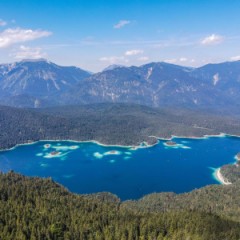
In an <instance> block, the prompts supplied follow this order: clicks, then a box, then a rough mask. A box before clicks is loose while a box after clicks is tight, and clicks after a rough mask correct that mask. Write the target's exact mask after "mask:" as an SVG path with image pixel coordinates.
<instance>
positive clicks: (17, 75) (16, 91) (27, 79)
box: [0, 59, 90, 107]
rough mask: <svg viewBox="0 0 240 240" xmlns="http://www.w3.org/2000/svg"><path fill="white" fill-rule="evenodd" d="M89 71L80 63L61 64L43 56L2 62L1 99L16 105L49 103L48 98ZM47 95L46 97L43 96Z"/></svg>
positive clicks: (69, 86)
mask: <svg viewBox="0 0 240 240" xmlns="http://www.w3.org/2000/svg"><path fill="white" fill-rule="evenodd" d="M89 76H90V73H88V72H87V71H84V70H82V69H80V68H77V67H61V66H58V65H56V64H54V63H51V62H48V61H46V60H44V59H38V60H23V61H21V62H16V63H13V64H4V65H0V93H1V98H2V103H6V102H9V104H10V105H13V106H28V107H31V106H35V107H38V106H44V105H45V104H43V103H44V102H45V103H46V105H50V101H49V102H48V103H47V102H46V98H48V97H49V96H51V95H52V94H59V93H60V92H63V91H66V90H68V89H69V88H71V87H73V86H75V85H76V84H77V83H78V82H79V81H81V80H82V79H84V78H86V77H89ZM44 98H45V100H43V99H44Z"/></svg>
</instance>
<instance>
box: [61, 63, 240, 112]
mask: <svg viewBox="0 0 240 240" xmlns="http://www.w3.org/2000/svg"><path fill="white" fill-rule="evenodd" d="M239 79H240V62H227V63H222V64H211V65H206V66H203V67H201V68H195V69H194V68H187V67H181V66H177V65H173V64H167V63H150V64H146V65H143V66H140V67H121V68H114V69H112V70H108V71H104V72H100V73H97V74H94V75H92V76H90V77H89V78H87V79H85V80H83V81H81V82H79V83H78V84H77V86H75V87H74V89H71V90H70V91H69V92H65V93H64V94H63V95H62V99H63V102H65V103H66V102H67V103H72V104H76V103H96V102H133V103H138V104H144V105H149V106H156V107H159V106H178V107H194V108H196V107H197V108H202V107H203V108H206V107H208V108H209V107H210V108H222V107H224V108H226V107H229V106H239V100H240V96H239V94H238V93H239V92H240V81H239Z"/></svg>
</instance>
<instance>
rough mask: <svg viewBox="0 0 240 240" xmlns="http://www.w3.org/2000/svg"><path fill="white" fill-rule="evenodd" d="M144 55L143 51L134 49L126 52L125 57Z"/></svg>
mask: <svg viewBox="0 0 240 240" xmlns="http://www.w3.org/2000/svg"><path fill="white" fill-rule="evenodd" d="M142 53H143V50H139V49H133V50H128V51H126V52H125V55H126V56H135V55H138V54H142Z"/></svg>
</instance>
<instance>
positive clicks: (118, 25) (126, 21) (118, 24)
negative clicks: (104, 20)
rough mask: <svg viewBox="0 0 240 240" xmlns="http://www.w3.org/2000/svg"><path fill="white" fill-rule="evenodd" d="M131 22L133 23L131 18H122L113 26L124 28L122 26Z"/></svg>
mask: <svg viewBox="0 0 240 240" xmlns="http://www.w3.org/2000/svg"><path fill="white" fill-rule="evenodd" d="M129 23H131V21H129V20H120V21H119V22H118V23H117V24H115V25H114V26H113V28H115V29H119V28H122V27H124V26H126V25H128V24H129Z"/></svg>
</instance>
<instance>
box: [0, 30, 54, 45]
mask: <svg viewBox="0 0 240 240" xmlns="http://www.w3.org/2000/svg"><path fill="white" fill-rule="evenodd" d="M51 34H52V33H51V32H49V31H42V30H31V29H21V28H15V29H12V28H9V29H6V30H4V31H3V32H0V48H6V47H9V46H11V45H13V44H16V43H21V42H27V41H32V40H35V39H38V38H42V37H48V36H50V35H51Z"/></svg>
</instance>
